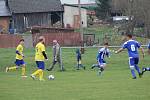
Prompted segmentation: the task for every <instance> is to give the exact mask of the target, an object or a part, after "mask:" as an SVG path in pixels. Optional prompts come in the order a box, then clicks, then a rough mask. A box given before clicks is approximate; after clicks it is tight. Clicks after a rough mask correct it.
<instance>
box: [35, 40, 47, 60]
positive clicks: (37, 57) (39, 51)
mask: <svg viewBox="0 0 150 100" xmlns="http://www.w3.org/2000/svg"><path fill="white" fill-rule="evenodd" d="M35 50H36V53H35V61H44V59H45V58H44V56H43V54H42V52H43V51H45V46H44V44H42V43H41V42H39V43H38V44H37V45H36V48H35Z"/></svg>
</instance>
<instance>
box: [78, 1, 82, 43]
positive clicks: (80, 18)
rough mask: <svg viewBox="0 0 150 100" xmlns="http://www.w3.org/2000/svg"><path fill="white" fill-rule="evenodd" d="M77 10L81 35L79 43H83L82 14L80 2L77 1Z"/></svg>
mask: <svg viewBox="0 0 150 100" xmlns="http://www.w3.org/2000/svg"><path fill="white" fill-rule="evenodd" d="M78 8H79V22H80V23H79V29H80V34H81V41H82V42H83V31H82V13H81V0H78Z"/></svg>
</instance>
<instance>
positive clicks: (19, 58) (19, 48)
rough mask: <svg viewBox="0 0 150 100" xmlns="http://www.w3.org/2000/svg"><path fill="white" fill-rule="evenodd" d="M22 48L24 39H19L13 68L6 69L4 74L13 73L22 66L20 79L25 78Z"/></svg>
mask: <svg viewBox="0 0 150 100" xmlns="http://www.w3.org/2000/svg"><path fill="white" fill-rule="evenodd" d="M23 48H24V39H21V40H20V41H19V45H18V46H17V48H16V61H15V64H16V65H15V66H13V67H6V72H8V71H15V70H16V69H18V68H19V66H22V77H27V76H26V75H25V67H26V66H25V62H24V55H23Z"/></svg>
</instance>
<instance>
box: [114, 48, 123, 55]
mask: <svg viewBox="0 0 150 100" xmlns="http://www.w3.org/2000/svg"><path fill="white" fill-rule="evenodd" d="M123 50H124V49H123V48H120V49H118V50H117V51H115V54H118V53H120V52H122V51H123Z"/></svg>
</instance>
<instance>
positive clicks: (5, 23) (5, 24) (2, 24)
mask: <svg viewBox="0 0 150 100" xmlns="http://www.w3.org/2000/svg"><path fill="white" fill-rule="evenodd" d="M9 23H10V18H9V17H0V32H2V30H3V31H4V32H8V29H9Z"/></svg>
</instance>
